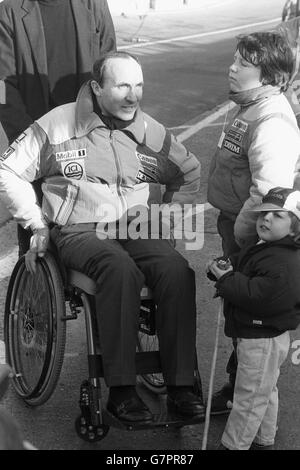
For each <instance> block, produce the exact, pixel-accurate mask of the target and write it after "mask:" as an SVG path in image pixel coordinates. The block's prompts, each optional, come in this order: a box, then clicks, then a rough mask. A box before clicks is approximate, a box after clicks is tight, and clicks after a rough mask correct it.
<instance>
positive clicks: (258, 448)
mask: <svg viewBox="0 0 300 470" xmlns="http://www.w3.org/2000/svg"><path fill="white" fill-rule="evenodd" d="M249 450H275V449H274V445H273V444H271V445H269V446H263V445H261V444H256V442H252V444H251V447H250V449H249Z"/></svg>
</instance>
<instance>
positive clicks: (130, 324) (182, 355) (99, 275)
mask: <svg viewBox="0 0 300 470" xmlns="http://www.w3.org/2000/svg"><path fill="white" fill-rule="evenodd" d="M92 225H93V224H80V225H77V226H76V225H75V226H69V227H63V228H58V227H54V228H53V229H52V231H51V237H52V239H53V241H54V242H55V244H56V246H57V247H58V250H59V253H60V256H61V259H62V262H63V263H64V264H65V265H66V266H68V267H70V268H73V269H76V270H78V271H81V272H83V273H85V274H86V275H88V276H89V277H91V278H92V279H93V280H94V282H95V283H96V284H97V293H96V296H95V300H96V311H97V322H98V329H99V335H100V341H101V346H102V353H103V362H104V377H105V380H106V383H107V385H108V386H117V385H133V384H135V383H136V371H135V351H136V344H137V331H138V317H139V310H140V291H141V288H142V286H143V285H144V283H146V285H147V286H148V287H150V288H151V289H152V291H153V295H154V301H155V303H156V305H157V317H156V328H157V335H158V339H159V349H160V356H161V362H162V370H163V375H164V379H165V382H166V384H167V385H192V384H193V376H194V366H195V344H196V305H195V274H194V271H193V270H192V269H191V268H190V267H189V265H188V263H187V261H186V260H185V258H183V257H182V256H181V255H180V254H179V253H178V252H177V251H176V250H175V249H174V247H173V246H172V245H171V243H170V242H169V241H168V240H151V239H149V240H142V239H138V240H111V239H106V240H100V239H99V238H97V236H96V233H95V229H94V228H90V227H91V226H92Z"/></svg>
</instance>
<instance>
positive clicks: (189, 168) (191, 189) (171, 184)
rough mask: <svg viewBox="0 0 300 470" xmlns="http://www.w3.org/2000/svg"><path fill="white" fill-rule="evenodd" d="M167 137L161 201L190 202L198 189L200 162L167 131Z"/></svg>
mask: <svg viewBox="0 0 300 470" xmlns="http://www.w3.org/2000/svg"><path fill="white" fill-rule="evenodd" d="M167 138H169V141H170V147H169V152H168V157H167V161H166V167H165V172H164V173H165V174H164V181H163V184H165V185H166V191H165V193H164V195H163V202H165V203H179V204H191V203H193V202H195V199H196V196H197V194H198V192H199V189H200V168H201V165H200V162H199V161H198V160H197V158H196V157H195V155H194V154H192V153H191V152H190V151H189V150H187V149H186V148H185V147H184V145H182V144H181V143H180V142H179V141H178V140H177V139H176V137H175V136H174V135H173V134H171V133H169V131H167Z"/></svg>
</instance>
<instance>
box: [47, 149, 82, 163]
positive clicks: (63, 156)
mask: <svg viewBox="0 0 300 470" xmlns="http://www.w3.org/2000/svg"><path fill="white" fill-rule="evenodd" d="M55 157H56V161H57V162H64V161H66V160H78V159H80V158H85V157H86V149H79V150H66V151H65V152H56V154H55Z"/></svg>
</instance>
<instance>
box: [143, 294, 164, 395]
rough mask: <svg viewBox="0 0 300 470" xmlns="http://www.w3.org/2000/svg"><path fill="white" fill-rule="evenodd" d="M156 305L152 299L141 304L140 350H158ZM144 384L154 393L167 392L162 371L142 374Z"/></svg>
mask: <svg viewBox="0 0 300 470" xmlns="http://www.w3.org/2000/svg"><path fill="white" fill-rule="evenodd" d="M154 317H155V305H154V304H153V302H152V301H144V302H142V305H141V311H140V319H139V331H138V339H137V350H138V351H139V352H150V351H158V350H159V346H158V338H157V335H156V333H155V325H154ZM140 380H141V382H142V383H143V385H144V386H145V387H146V388H147V389H148V390H150V391H151V392H153V393H156V394H163V393H166V392H167V388H166V386H165V382H164V378H163V375H162V374H161V373H154V374H143V375H140Z"/></svg>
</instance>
